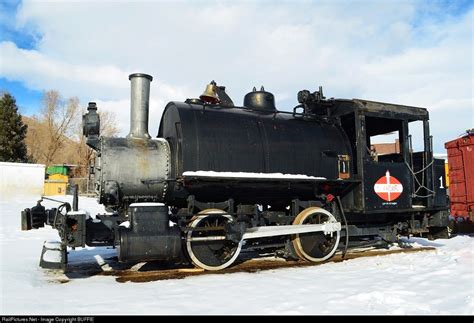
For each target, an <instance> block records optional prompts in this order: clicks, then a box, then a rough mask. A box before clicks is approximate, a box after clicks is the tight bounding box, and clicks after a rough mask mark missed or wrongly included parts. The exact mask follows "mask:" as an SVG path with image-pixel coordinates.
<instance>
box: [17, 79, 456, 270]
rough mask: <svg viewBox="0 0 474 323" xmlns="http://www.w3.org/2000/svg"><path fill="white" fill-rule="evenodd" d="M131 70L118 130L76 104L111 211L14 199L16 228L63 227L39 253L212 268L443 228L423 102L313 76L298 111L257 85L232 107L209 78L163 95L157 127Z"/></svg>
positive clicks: (306, 256) (311, 255) (437, 169)
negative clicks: (379, 143)
mask: <svg viewBox="0 0 474 323" xmlns="http://www.w3.org/2000/svg"><path fill="white" fill-rule="evenodd" d="M130 80H131V82H132V91H131V94H132V99H131V102H132V108H131V127H130V134H129V135H128V136H127V137H126V138H106V137H101V136H100V133H99V129H100V120H99V117H98V114H97V107H96V105H95V103H93V102H91V103H89V107H88V113H87V114H85V115H84V117H83V124H84V135H85V136H86V137H87V144H88V145H89V146H90V147H91V148H92V149H94V150H95V151H96V155H97V158H96V162H95V165H94V169H95V177H96V186H97V193H98V197H99V202H100V203H101V204H104V205H105V206H106V209H107V210H108V211H110V212H111V213H109V214H104V215H96V216H95V217H94V218H92V217H90V215H89V214H88V213H87V212H86V211H84V210H78V198H77V194H76V196H75V200H74V203H73V207H71V206H70V205H69V204H68V203H65V204H62V205H61V206H60V207H58V208H57V209H50V210H46V209H45V208H44V207H43V206H41V204H40V203H38V205H37V206H35V207H33V208H31V209H25V210H24V211H23V212H22V229H24V230H29V229H32V228H39V227H42V226H44V225H45V224H49V225H52V226H53V227H54V228H56V229H57V230H58V232H59V235H60V238H61V242H60V243H57V244H51V243H45V245H44V246H43V252H42V258H41V262H40V265H41V266H42V267H46V268H63V269H66V266H67V252H68V251H67V247H72V248H75V247H84V246H85V245H88V246H104V245H109V246H118V247H119V248H118V258H119V260H120V261H124V262H127V261H148V260H165V261H173V262H175V263H186V262H189V261H190V262H192V263H193V264H194V265H196V266H198V267H201V268H203V269H206V270H220V269H223V268H226V267H228V266H230V265H232V263H234V262H235V261H236V259H237V258H238V256H239V253H240V252H241V251H242V250H253V251H256V252H259V251H264V252H268V251H272V252H274V253H275V254H276V255H278V256H281V257H284V258H288V259H301V260H304V261H313V262H319V261H325V260H327V259H329V258H330V257H332V256H333V255H334V253H335V252H336V250H337V249H341V248H342V249H343V250H344V251H343V252H344V253H345V250H347V248H348V247H349V246H350V245H358V244H361V243H364V244H366V243H371V244H383V243H386V242H394V241H396V240H397V239H398V237H399V236H400V235H410V234H421V233H429V234H430V235H431V236H432V237H440V236H443V235H445V234H446V232H447V229H446V227H447V224H448V208H447V198H446V190H445V188H444V187H443V185H442V183H441V185H436V180H435V179H436V178H438V177H440V176H443V178H444V163H443V162H442V161H438V160H436V159H434V158H433V150H432V137H431V136H430V132H429V114H428V111H427V110H426V109H424V108H418V107H410V106H404V105H395V104H388V103H381V102H373V101H367V100H360V99H352V100H345V99H329V100H327V99H326V98H325V97H324V96H323V93H322V89H321V88H320V89H319V91H316V92H314V93H310V92H309V91H307V90H303V91H300V92H299V93H298V101H299V103H300V104H299V105H298V106H296V107H295V108H294V110H293V112H284V111H278V110H277V109H276V108H275V103H274V97H273V95H272V94H271V93H269V92H267V91H265V90H264V89H263V88H262V89H261V90H260V91H257V90H256V89H255V88H254V91H252V92H250V93H249V94H247V95H246V97H245V98H244V106H242V107H237V106H234V104H233V102H232V100H231V99H230V98H229V97H228V96H227V94H226V93H225V87H223V86H217V84H216V83H215V82H211V84H209V85H208V88H207V89H206V92H205V93H204V94H203V95H202V96H201V97H200V99H188V100H186V101H185V102H170V103H169V104H168V105H167V106H166V108H165V111H164V112H163V117H162V120H161V123H160V128H159V133H158V138H157V139H151V137H150V136H149V134H148V105H149V103H148V102H149V91H150V82H151V81H152V77H151V76H149V75H146V74H139V73H137V74H132V75H130ZM414 121H421V122H422V123H423V143H424V150H423V151H420V152H413V147H412V144H411V135H410V134H409V127H408V124H409V123H410V122H414ZM392 132H397V133H398V140H399V143H400V151H399V152H397V153H394V154H388V155H380V156H377V158H375V156H374V155H373V154H371V151H370V147H371V145H372V142H371V137H373V136H376V135H381V134H387V133H392ZM131 166H132V167H131ZM133 166H136V167H133ZM341 238H343V240H344V242H343V243H340V241H341ZM48 253H57V254H59V257H58V259H59V261H57V262H52V261H48V259H49V260H50V259H52V257H50V256H49V257H48V256H45V255H47V254H48Z"/></svg>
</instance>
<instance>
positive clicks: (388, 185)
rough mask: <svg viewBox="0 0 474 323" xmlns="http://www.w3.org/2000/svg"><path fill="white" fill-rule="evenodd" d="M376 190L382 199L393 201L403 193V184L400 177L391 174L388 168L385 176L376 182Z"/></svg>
mask: <svg viewBox="0 0 474 323" xmlns="http://www.w3.org/2000/svg"><path fill="white" fill-rule="evenodd" d="M374 191H375V194H377V195H378V196H379V197H380V198H381V199H382V200H385V201H388V202H392V201H395V200H396V199H397V198H398V197H399V196H400V195H401V194H402V192H403V185H402V183H400V181H399V180H398V179H396V178H395V177H393V176H390V172H389V171H388V170H387V172H386V173H385V176H383V177H380V178H379V180H378V181H377V182H375V185H374Z"/></svg>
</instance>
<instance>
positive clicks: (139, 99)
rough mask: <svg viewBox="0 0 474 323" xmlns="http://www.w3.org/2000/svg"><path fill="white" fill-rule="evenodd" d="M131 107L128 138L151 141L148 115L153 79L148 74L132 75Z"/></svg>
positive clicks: (130, 78) (130, 77)
mask: <svg viewBox="0 0 474 323" xmlns="http://www.w3.org/2000/svg"><path fill="white" fill-rule="evenodd" d="M128 79H129V80H130V81H131V83H132V84H131V85H132V86H131V87H132V92H131V98H130V99H131V102H130V103H131V106H130V133H129V134H128V136H127V138H139V139H150V138H151V137H150V135H149V134H148V113H149V110H150V82H151V81H152V80H153V77H152V76H151V75H148V74H142V73H135V74H130V76H129V77H128Z"/></svg>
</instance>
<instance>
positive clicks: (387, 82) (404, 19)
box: [0, 0, 474, 152]
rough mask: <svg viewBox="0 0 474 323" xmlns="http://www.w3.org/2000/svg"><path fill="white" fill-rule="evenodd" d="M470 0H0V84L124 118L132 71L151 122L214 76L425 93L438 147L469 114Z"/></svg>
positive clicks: (237, 85)
mask: <svg viewBox="0 0 474 323" xmlns="http://www.w3.org/2000/svg"><path fill="white" fill-rule="evenodd" d="M472 17H473V2H472V1H314V2H313V1H288V2H276V1H275V2H273V1H265V2H258V3H251V2H231V1H228V2H222V1H203V2H195V1H192V2H185V1H180V2H178V3H176V2H166V1H142V2H138V3H137V2H126V1H123V2H110V1H81V2H68V1H64V2H38V1H16V0H15V1H10V0H7V1H2V2H0V89H1V90H6V91H9V92H10V93H12V94H13V95H14V96H15V97H16V99H17V103H18V105H19V107H20V111H21V112H22V113H24V114H26V115H31V114H34V113H35V112H36V111H37V110H38V108H39V107H40V106H41V96H42V93H43V91H46V90H49V89H55V90H58V91H60V92H61V93H62V94H63V95H64V96H65V97H69V96H77V97H79V99H80V100H81V103H82V105H83V106H86V105H87V102H88V101H91V100H95V101H97V102H98V103H99V108H102V109H105V110H110V111H114V113H116V114H117V117H118V118H117V119H118V125H119V127H120V128H121V130H122V133H126V132H127V128H128V104H129V101H128V95H129V90H128V86H129V84H128V79H127V75H128V74H129V73H132V72H136V71H142V72H147V73H150V74H152V75H153V76H154V77H155V80H154V82H153V83H152V102H151V109H152V111H151V118H150V123H151V124H150V128H151V129H152V130H151V131H154V130H156V129H157V127H158V123H159V121H158V120H159V116H160V114H161V112H162V109H163V107H164V105H165V104H166V102H167V101H169V100H183V99H185V98H187V97H193V96H194V97H195V96H197V95H199V94H200V93H201V92H202V90H203V88H204V85H205V84H206V83H207V82H209V81H210V80H211V79H216V80H217V81H218V83H219V82H220V83H222V84H224V85H226V86H227V89H228V90H229V93H230V95H231V97H233V99H234V101H236V102H241V99H242V98H243V96H244V95H245V93H246V92H247V91H249V90H250V89H251V88H252V87H253V86H260V85H262V84H263V85H265V88H266V89H269V90H271V91H272V92H273V93H274V94H275V96H276V99H277V104H278V108H279V109H281V110H290V109H291V108H292V107H293V106H294V105H295V104H296V100H295V98H296V93H297V91H298V90H301V89H303V88H307V89H310V90H315V89H316V88H317V87H318V86H319V85H323V87H324V90H325V94H326V95H327V96H334V97H340V98H352V97H359V98H365V99H372V100H379V101H386V102H393V103H402V104H407V105H414V106H424V107H427V108H428V109H429V110H430V115H431V118H432V128H433V133H435V146H436V148H437V150H438V152H440V151H441V152H442V150H443V148H442V144H443V142H444V141H446V140H449V139H451V138H453V137H455V136H457V135H459V134H460V133H461V132H462V131H464V130H465V128H469V127H474V117H473V112H472V110H473V98H472V80H473V77H472V63H473V62H472V57H473V55H472V54H473V53H472V49H473V43H472V29H473V21H472V19H473V18H472Z"/></svg>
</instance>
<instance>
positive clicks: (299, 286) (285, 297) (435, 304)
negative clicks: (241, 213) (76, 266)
mask: <svg viewBox="0 0 474 323" xmlns="http://www.w3.org/2000/svg"><path fill="white" fill-rule="evenodd" d="M56 198H57V199H61V198H62V199H65V198H67V199H68V200H69V201H70V200H71V198H70V197H56ZM34 204H35V199H34V198H17V199H16V200H8V201H4V200H1V197H0V216H1V226H0V260H1V263H0V314H3V315H9V314H365V315H367V314H469V315H472V314H474V285H473V282H474V275H473V274H474V272H473V262H474V248H473V247H474V245H473V242H474V237H469V236H458V237H455V238H453V239H450V240H436V241H434V242H433V241H428V240H426V239H420V238H416V239H411V240H410V241H415V242H416V243H417V244H420V245H425V246H435V247H436V248H437V250H436V251H427V252H420V253H410V254H392V255H387V256H378V257H370V258H359V259H353V260H348V261H344V262H340V263H328V264H324V265H321V266H315V267H305V268H290V269H278V270H270V271H261V272H258V273H235V274H225V275H204V276H197V277H188V278H185V279H180V280H163V281H155V282H147V283H130V282H129V283H118V282H116V281H115V279H114V277H112V276H93V277H88V278H77V279H71V280H70V281H69V282H68V283H65V284H60V283H59V282H58V281H57V280H54V279H52V274H51V271H47V270H43V269H41V268H39V266H38V263H39V256H40V253H41V248H42V244H43V241H44V240H51V239H53V240H54V239H57V238H58V236H57V233H56V231H55V230H52V229H51V228H49V227H48V228H42V229H39V230H33V231H26V232H23V231H20V211H21V210H22V209H24V208H25V207H31V206H33V205H34ZM44 204H45V205H46V206H47V207H52V206H54V205H56V203H53V202H49V201H46V203H44ZM79 207H80V208H84V209H88V210H90V211H91V214H95V213H97V212H103V211H104V210H103V209H102V208H101V206H99V205H98V204H97V203H96V202H95V199H91V198H81V200H80V204H79ZM114 254H115V250H113V249H107V248H95V249H94V248H88V249H87V250H76V251H72V252H71V254H70V260H71V262H80V261H85V259H86V258H87V259H89V261H90V259H97V261H100V260H101V259H102V258H104V259H107V257H110V256H113V255H114ZM96 255H100V256H101V257H102V258H101V257H96V258H94V257H95V256H96Z"/></svg>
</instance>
